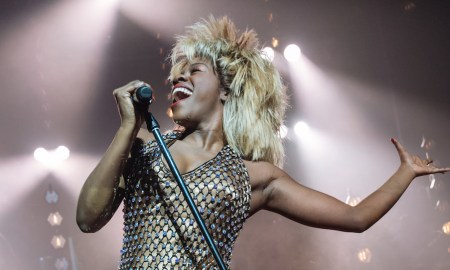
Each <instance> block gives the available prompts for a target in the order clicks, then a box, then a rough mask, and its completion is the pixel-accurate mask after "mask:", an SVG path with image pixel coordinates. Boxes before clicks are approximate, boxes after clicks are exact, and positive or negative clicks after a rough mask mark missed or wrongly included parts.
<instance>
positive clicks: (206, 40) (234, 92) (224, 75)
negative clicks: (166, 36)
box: [170, 16, 286, 165]
mask: <svg viewBox="0 0 450 270" xmlns="http://www.w3.org/2000/svg"><path fill="white" fill-rule="evenodd" d="M258 46H259V44H258V39H257V37H256V33H255V32H254V31H253V30H246V31H245V32H243V33H241V34H240V35H239V31H238V30H237V29H236V26H235V25H234V23H233V22H232V21H231V20H230V19H228V18H227V17H223V18H221V19H215V18H214V17H213V16H210V17H209V19H208V20H202V21H201V22H198V23H196V24H194V25H192V26H190V27H188V28H187V31H186V33H185V34H184V35H180V36H177V37H176V44H175V46H174V48H173V49H172V53H171V55H170V60H171V64H172V71H171V74H173V71H174V69H175V68H176V67H177V64H179V63H181V62H183V61H185V60H188V61H191V60H193V59H194V58H201V59H205V60H209V61H211V63H212V65H213V67H214V70H215V71H216V72H217V74H218V76H219V79H220V81H221V84H222V86H223V87H224V88H225V89H226V91H228V97H227V100H226V101H225V104H224V116H223V117H224V120H223V130H224V135H225V139H226V141H227V143H228V144H229V145H230V146H231V147H232V148H233V149H234V150H235V151H237V152H238V153H239V154H240V155H241V156H242V157H243V158H244V159H246V160H253V161H259V160H262V161H268V162H270V163H273V164H277V165H281V164H282V160H283V156H284V149H283V145H282V142H281V138H280V136H279V130H280V127H281V124H282V122H283V118H284V112H285V107H286V95H285V87H284V85H283V83H282V80H281V77H280V75H279V73H278V71H277V70H276V69H275V67H274V66H273V64H272V63H271V62H270V61H269V60H267V58H266V57H265V56H264V55H263V54H262V51H261V50H260V48H258Z"/></svg>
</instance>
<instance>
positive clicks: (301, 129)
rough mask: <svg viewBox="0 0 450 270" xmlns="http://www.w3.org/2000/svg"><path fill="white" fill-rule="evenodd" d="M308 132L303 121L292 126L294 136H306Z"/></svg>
mask: <svg viewBox="0 0 450 270" xmlns="http://www.w3.org/2000/svg"><path fill="white" fill-rule="evenodd" d="M309 131H310V128H309V125H308V124H307V123H305V122H303V121H300V122H297V123H296V124H295V126H294V132H295V135H297V136H298V137H302V136H304V135H307V134H308V133H309Z"/></svg>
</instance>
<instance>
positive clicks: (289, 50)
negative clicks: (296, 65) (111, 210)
mask: <svg viewBox="0 0 450 270" xmlns="http://www.w3.org/2000/svg"><path fill="white" fill-rule="evenodd" d="M301 53H302V52H301V51H300V48H299V47H298V46H297V45H295V44H290V45H288V46H287V47H286V48H285V49H284V57H285V58H286V60H288V61H289V62H296V61H298V59H300V55H301Z"/></svg>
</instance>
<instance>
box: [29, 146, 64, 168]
mask: <svg viewBox="0 0 450 270" xmlns="http://www.w3.org/2000/svg"><path fill="white" fill-rule="evenodd" d="M69 156H70V150H69V149H68V148H67V147H65V146H62V145H61V146H58V148H56V149H54V150H50V151H48V150H47V149H45V148H43V147H39V148H37V149H36V150H34V158H35V159H36V160H37V161H39V162H40V163H42V164H44V165H46V166H48V167H55V166H56V165H58V164H60V163H61V162H62V161H64V160H66V159H68V158H69Z"/></svg>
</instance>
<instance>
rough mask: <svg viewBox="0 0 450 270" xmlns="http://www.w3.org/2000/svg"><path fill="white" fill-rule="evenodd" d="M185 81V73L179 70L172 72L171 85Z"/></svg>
mask: <svg viewBox="0 0 450 270" xmlns="http://www.w3.org/2000/svg"><path fill="white" fill-rule="evenodd" d="M185 81H187V78H186V73H184V72H183V73H181V72H179V73H177V74H174V76H173V79H172V85H175V84H177V83H179V82H185Z"/></svg>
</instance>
